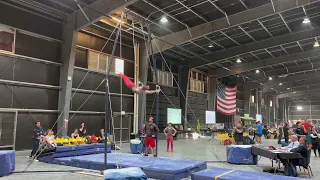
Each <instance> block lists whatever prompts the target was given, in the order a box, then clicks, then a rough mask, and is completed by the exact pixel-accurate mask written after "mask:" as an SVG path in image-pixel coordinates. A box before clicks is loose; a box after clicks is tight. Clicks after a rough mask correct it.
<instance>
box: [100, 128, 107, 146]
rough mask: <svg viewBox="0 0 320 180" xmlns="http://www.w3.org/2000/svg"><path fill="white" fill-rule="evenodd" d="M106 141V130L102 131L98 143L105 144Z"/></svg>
mask: <svg viewBox="0 0 320 180" xmlns="http://www.w3.org/2000/svg"><path fill="white" fill-rule="evenodd" d="M105 139H106V137H105V133H104V129H100V136H99V140H98V142H99V143H103V142H104V140H105Z"/></svg>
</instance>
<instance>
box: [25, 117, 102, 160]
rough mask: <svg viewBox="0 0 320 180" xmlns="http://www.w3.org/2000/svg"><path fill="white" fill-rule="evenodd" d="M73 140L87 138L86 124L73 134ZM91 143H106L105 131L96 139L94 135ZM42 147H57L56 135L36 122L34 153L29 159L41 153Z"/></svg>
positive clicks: (32, 152) (33, 141) (33, 138)
mask: <svg viewBox="0 0 320 180" xmlns="http://www.w3.org/2000/svg"><path fill="white" fill-rule="evenodd" d="M70 137H71V138H75V139H76V138H78V137H87V129H86V127H85V124H84V123H81V125H80V128H79V129H75V130H74V131H73V133H72V134H71V136H70ZM90 140H91V143H103V142H104V141H105V131H104V129H101V130H100V136H99V137H96V136H95V135H92V136H91V138H90ZM40 145H43V146H46V147H49V148H52V147H56V146H57V144H55V135H54V131H53V130H52V129H48V130H47V131H44V130H43V128H42V127H41V123H40V122H36V127H35V128H34V129H33V134H32V151H31V154H30V156H29V157H33V156H34V155H35V154H36V153H39V152H40V150H39V147H40Z"/></svg>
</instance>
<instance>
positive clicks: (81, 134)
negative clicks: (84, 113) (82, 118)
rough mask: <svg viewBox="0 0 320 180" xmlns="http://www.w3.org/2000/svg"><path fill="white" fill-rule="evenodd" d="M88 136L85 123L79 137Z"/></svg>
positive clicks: (82, 124) (80, 129)
mask: <svg viewBox="0 0 320 180" xmlns="http://www.w3.org/2000/svg"><path fill="white" fill-rule="evenodd" d="M86 134H87V130H86V127H85V126H84V123H81V127H80V128H79V136H80V137H85V136H86Z"/></svg>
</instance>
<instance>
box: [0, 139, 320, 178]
mask: <svg viewBox="0 0 320 180" xmlns="http://www.w3.org/2000/svg"><path fill="white" fill-rule="evenodd" d="M174 143H175V144H174V145H175V152H173V153H172V152H168V153H167V152H165V141H160V143H159V146H160V148H159V155H160V156H165V157H175V158H188V159H197V160H206V161H209V162H208V168H212V167H219V168H230V169H239V170H244V171H254V172H262V171H263V168H267V167H271V162H270V160H268V159H266V158H261V159H260V161H259V162H258V164H259V166H256V165H250V166H248V165H232V164H228V163H225V162H218V161H226V146H224V145H220V144H219V142H218V141H216V140H211V141H209V139H208V138H201V139H197V140H192V139H179V140H178V141H175V142H174ZM263 144H266V145H274V146H275V145H276V140H264V141H263ZM210 149H211V150H210ZM129 151H130V150H129V144H123V145H122V151H121V152H123V153H128V152H129ZM29 153H30V152H29V151H19V152H17V153H16V171H23V170H25V169H26V167H27V166H28V164H30V161H29V158H28V155H29ZM214 153H215V154H216V156H217V157H216V156H215V155H214ZM210 161H211V162H210ZM319 165H320V158H319V157H314V155H313V154H312V157H311V167H313V169H312V170H313V174H314V177H313V179H320V169H318V168H317V167H319ZM69 170H81V169H78V168H73V167H68V166H59V165H52V164H46V163H41V162H33V163H32V164H31V165H30V166H29V167H28V168H27V171H69ZM84 171H85V172H91V171H90V170H84ZM299 177H307V174H306V173H305V172H303V171H302V172H299ZM28 179H32V180H43V179H48V180H82V179H83V180H98V179H99V180H101V179H103V178H102V177H98V176H90V175H84V174H79V173H70V172H55V173H34V172H32V173H14V174H12V175H10V176H7V177H1V178H0V180H28ZM188 179H189V178H188Z"/></svg>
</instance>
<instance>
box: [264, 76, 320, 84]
mask: <svg viewBox="0 0 320 180" xmlns="http://www.w3.org/2000/svg"><path fill="white" fill-rule="evenodd" d="M319 78H320V72H310V73H308V74H300V75H294V76H287V77H284V78H279V79H272V81H269V80H266V81H263V82H261V83H263V86H264V87H270V86H274V85H277V84H279V83H288V82H294V81H301V80H309V79H319Z"/></svg>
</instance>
